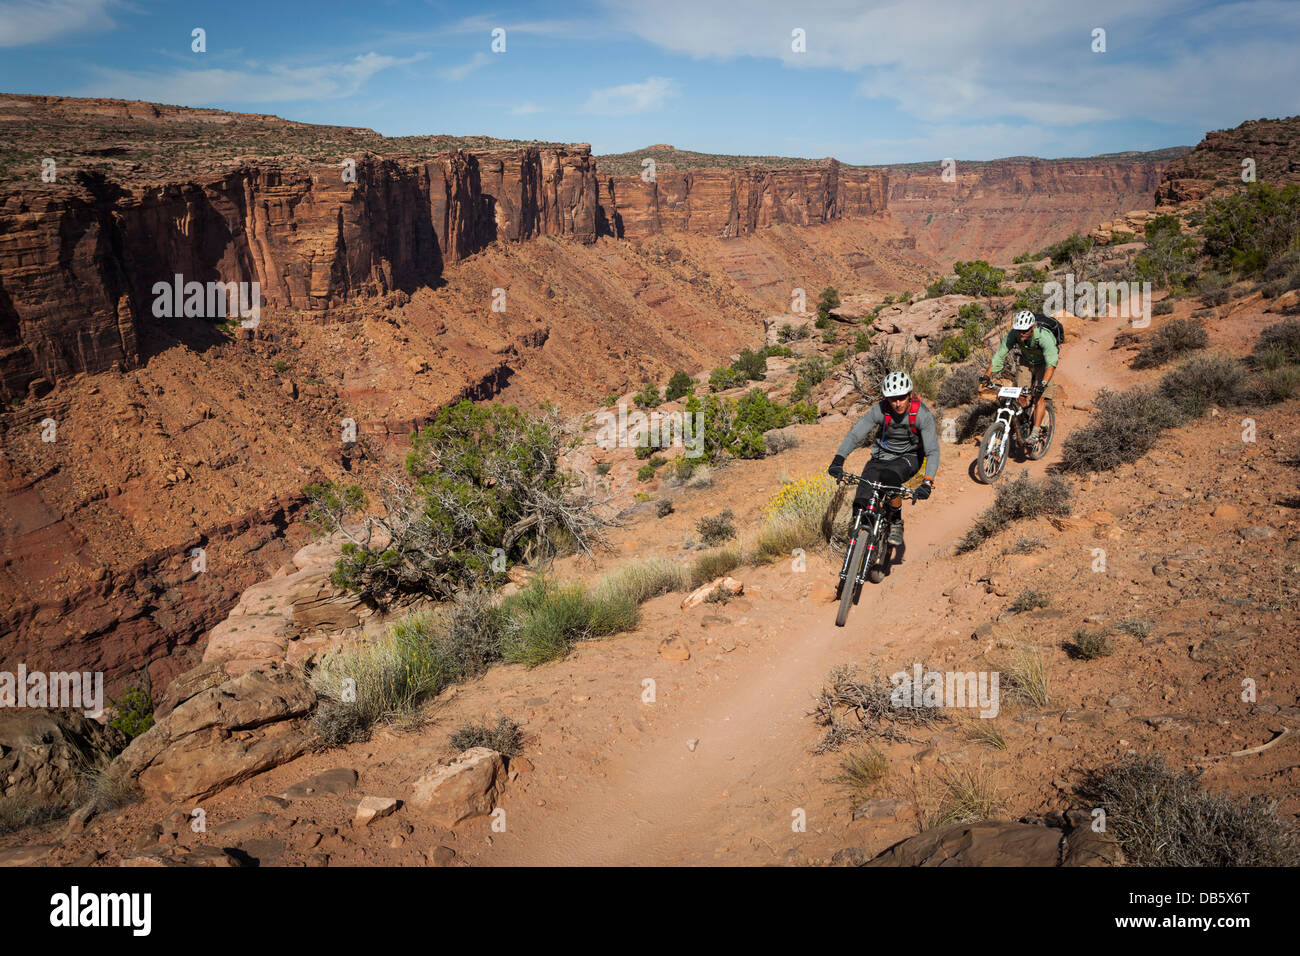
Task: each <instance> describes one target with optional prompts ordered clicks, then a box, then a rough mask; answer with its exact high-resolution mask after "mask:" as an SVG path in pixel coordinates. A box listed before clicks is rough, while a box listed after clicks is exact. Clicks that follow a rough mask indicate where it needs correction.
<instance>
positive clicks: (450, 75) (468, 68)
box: [438, 51, 492, 83]
mask: <svg viewBox="0 0 1300 956" xmlns="http://www.w3.org/2000/svg"><path fill="white" fill-rule="evenodd" d="M491 62H492V54H491V53H484V52H482V51H479V52H478V53H475V54H474V55H473V56H472V57H470V58H469V59H468V60H467V61H466V62H464V63H461V64H459V65H458V66H446V67H443V68H442V69H441V70H439V71H438V77H439V79H443V80H447V81H448V82H450V83H459V82H460V81H461V80H463V79H465V77H467V76H469V75H470V74H471V73H473V72H474V71H475V70H481V69H483V67H485V66H487V65H488V64H489V63H491Z"/></svg>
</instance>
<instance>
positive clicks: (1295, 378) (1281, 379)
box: [1242, 365, 1300, 405]
mask: <svg viewBox="0 0 1300 956" xmlns="http://www.w3.org/2000/svg"><path fill="white" fill-rule="evenodd" d="M1297 392H1300V367H1297V366H1295V365H1285V366H1282V367H1281V368H1262V369H1260V370H1258V371H1257V372H1255V373H1254V374H1253V375H1251V377H1250V379H1249V381H1248V382H1247V383H1246V386H1245V390H1244V393H1243V396H1242V397H1243V399H1244V400H1245V401H1246V402H1248V403H1250V404H1252V405H1275V404H1277V403H1278V402H1285V401H1287V400H1288V399H1291V398H1294V397H1295V395H1296V393H1297Z"/></svg>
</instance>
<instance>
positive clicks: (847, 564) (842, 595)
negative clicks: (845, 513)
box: [835, 475, 916, 627]
mask: <svg viewBox="0 0 1300 956" xmlns="http://www.w3.org/2000/svg"><path fill="white" fill-rule="evenodd" d="M839 480H840V481H841V482H843V483H844V484H854V485H867V486H869V487H870V488H871V497H870V498H868V499H867V502H866V504H865V505H863V506H862V507H860V508H855V509H854V514H853V523H852V524H851V525H850V526H849V543H848V547H846V548H845V549H844V566H843V567H841V568H840V586H839V589H838V590H837V591H836V592H835V597H836V599H837V600H838V601H839V602H840V609H839V612H838V613H837V614H836V615H835V626H836V627H843V626H844V622H845V621H847V620H848V619H849V609H850V608H852V606H853V605H854V604H857V603H858V598H859V597H860V596H861V594H862V585H863V584H864V583H866V582H867V581H870V582H871V583H872V584H879V583H880V582H881V581H883V580H884V579H885V575H886V574H887V573H888V571H889V551H890V546H889V527H890V521H889V519H888V518H887V517H885V509H884V508H882V507H880V505H881V502H882V500H883V499H885V498H902V499H904V500H907V499H909V498H912V499H914V498H915V497H916V492H914V491H912V490H910V489H908V488H897V487H894V486H893V485H884V484H881V483H880V482H878V481H864V480H863V479H861V478H859V477H857V476H855V475H842V476H840V479H839ZM868 522H869V523H870V524H869V527H868V526H867V525H868ZM850 582H852V583H851V584H850Z"/></svg>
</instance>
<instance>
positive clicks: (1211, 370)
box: [1159, 353, 1246, 418]
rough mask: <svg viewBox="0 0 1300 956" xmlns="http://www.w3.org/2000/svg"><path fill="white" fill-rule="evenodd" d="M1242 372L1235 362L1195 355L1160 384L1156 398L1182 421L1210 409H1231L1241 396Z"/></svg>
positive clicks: (1221, 357)
mask: <svg viewBox="0 0 1300 956" xmlns="http://www.w3.org/2000/svg"><path fill="white" fill-rule="evenodd" d="M1245 385H1246V370H1245V368H1244V367H1243V366H1242V364H1241V362H1239V361H1238V360H1237V359H1235V358H1233V357H1231V356H1229V355H1222V354H1218V353H1207V354H1205V355H1196V356H1193V357H1192V358H1190V359H1188V360H1187V361H1185V362H1183V363H1182V364H1181V365H1179V366H1178V367H1177V368H1175V369H1173V370H1172V371H1170V372H1167V373H1165V376H1164V378H1162V379H1161V380H1160V386H1159V387H1160V394H1162V395H1163V396H1164V397H1165V398H1167V399H1168V400H1169V401H1170V402H1171V403H1172V404H1173V405H1174V407H1175V408H1177V409H1178V410H1179V411H1180V412H1181V413H1182V414H1183V415H1184V416H1185V417H1188V418H1195V417H1197V416H1199V415H1202V414H1204V413H1205V412H1206V411H1208V410H1209V408H1210V406H1211V405H1234V404H1236V403H1237V402H1239V401H1240V400H1241V398H1242V396H1243V394H1244V391H1245Z"/></svg>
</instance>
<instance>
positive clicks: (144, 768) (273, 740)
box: [113, 669, 316, 800]
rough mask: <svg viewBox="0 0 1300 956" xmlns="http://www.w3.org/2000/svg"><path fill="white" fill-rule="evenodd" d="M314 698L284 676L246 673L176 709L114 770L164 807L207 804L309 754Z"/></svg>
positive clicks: (129, 749)
mask: <svg viewBox="0 0 1300 956" xmlns="http://www.w3.org/2000/svg"><path fill="white" fill-rule="evenodd" d="M315 703H316V695H315V693H313V691H312V690H311V688H310V687H308V686H307V683H306V681H304V680H302V679H301V678H299V677H297V676H294V675H292V674H290V673H288V672H286V671H283V670H279V669H272V670H269V671H265V672H263V671H248V672H247V673H244V674H241V675H240V676H238V677H235V678H232V679H231V680H228V681H226V682H225V683H223V684H220V685H219V686H216V687H209V688H207V689H206V690H203V691H200V692H199V693H197V694H195V695H194V696H192V697H190V698H189V699H188V700H185V701H184V702H183V703H181V704H179V705H177V706H176V707H175V709H173V710H172V711H171V712H170V713H168V714H167V715H166V716H165V717H163V718H162V719H161V720H159V721H158V722H157V723H155V724H154V725H153V726H152V727H150V728H149V729H148V730H147V731H145V732H144V733H143V734H141V735H140V736H139V737H137V738H136V739H135V740H133V741H132V742H131V745H130V746H129V747H127V748H126V750H125V751H123V753H122V755H121V756H120V757H119V758H118V760H117V761H116V762H115V763H114V765H113V772H114V773H115V774H127V775H130V776H132V777H137V778H138V780H139V784H140V789H141V790H143V791H144V792H145V793H146V794H148V795H156V796H159V797H162V798H163V799H167V800H188V799H192V798H200V797H206V796H209V795H210V794H213V793H216V792H217V791H218V790H221V789H222V788H223V787H227V786H229V785H230V784H232V783H238V782H239V781H241V780H245V779H247V778H249V777H251V776H254V775H255V774H258V773H262V772H264V771H266V770H270V769H271V768H272V767H277V766H279V765H280V764H282V763H286V762H288V761H290V760H293V759H294V758H296V757H299V756H301V755H302V754H304V753H306V752H307V751H308V750H309V749H311V747H312V746H313V745H314V743H315V741H316V734H315V732H314V731H313V730H312V729H311V726H310V723H309V721H308V720H307V715H308V714H309V713H310V712H311V710H312V708H313V706H315Z"/></svg>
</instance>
